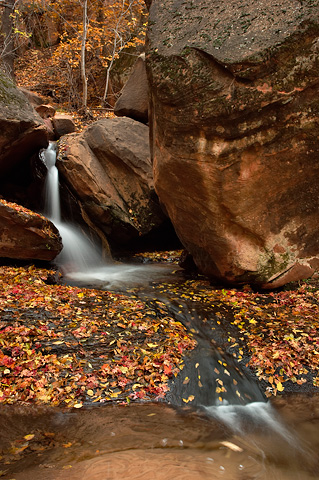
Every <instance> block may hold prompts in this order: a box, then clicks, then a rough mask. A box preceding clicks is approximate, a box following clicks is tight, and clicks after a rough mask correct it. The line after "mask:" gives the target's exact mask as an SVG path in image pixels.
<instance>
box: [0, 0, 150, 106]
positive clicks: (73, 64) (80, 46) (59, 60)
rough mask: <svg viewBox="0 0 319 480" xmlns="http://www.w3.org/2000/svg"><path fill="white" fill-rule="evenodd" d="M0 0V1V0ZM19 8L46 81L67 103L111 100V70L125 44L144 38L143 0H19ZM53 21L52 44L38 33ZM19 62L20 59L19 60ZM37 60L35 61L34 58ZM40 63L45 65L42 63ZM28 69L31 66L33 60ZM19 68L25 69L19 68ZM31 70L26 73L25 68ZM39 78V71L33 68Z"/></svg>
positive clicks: (134, 42)
mask: <svg viewBox="0 0 319 480" xmlns="http://www.w3.org/2000/svg"><path fill="white" fill-rule="evenodd" d="M0 1H1V0H0ZM20 2H21V3H20V6H19V11H20V14H21V17H22V18H23V21H24V25H25V26H26V29H27V31H28V33H29V34H31V41H32V42H33V47H36V48H38V49H39V47H40V51H41V54H42V55H43V56H45V57H46V58H45V62H46V81H47V82H48V81H49V79H51V80H52V82H51V83H52V84H53V83H54V84H55V87H54V90H55V92H58V96H60V98H61V97H62V98H64V100H67V101H68V104H69V107H73V108H77V109H78V108H79V107H83V110H84V111H86V109H87V103H88V98H89V100H90V102H91V103H92V101H93V102H94V103H95V104H101V103H105V102H106V101H107V100H110V98H109V93H110V77H111V70H112V68H113V66H114V64H115V62H116V60H117V59H118V58H119V55H120V54H121V52H123V51H124V49H134V48H135V47H136V46H138V45H142V44H143V43H144V31H145V24H146V14H147V10H146V7H145V4H144V1H143V0H112V1H111V0H61V1H59V2H57V1H54V0H47V1H43V0H32V1H26V0H20ZM48 22H51V24H54V25H55V30H56V32H55V34H56V36H57V37H58V41H57V42H56V44H55V45H53V44H52V42H51V43H50V41H47V48H46V49H45V48H44V46H45V45H46V39H45V38H43V37H42V38H41V41H40V42H39V41H38V43H40V45H34V42H35V40H37V39H38V38H40V35H39V30H40V31H41V32H42V34H43V35H44V36H45V31H46V29H47V27H48ZM22 62H23V59H22ZM38 63H39V62H38ZM41 63H42V67H44V64H43V62H41ZM33 68H36V67H35V65H33ZM24 71H26V69H25V67H24ZM30 73H31V72H30ZM38 74H39V75H38V78H40V76H41V75H43V72H38Z"/></svg>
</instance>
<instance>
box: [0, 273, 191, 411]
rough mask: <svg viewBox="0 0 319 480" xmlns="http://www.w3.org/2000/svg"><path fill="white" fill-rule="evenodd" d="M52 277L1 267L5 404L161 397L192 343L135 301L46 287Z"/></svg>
mask: <svg viewBox="0 0 319 480" xmlns="http://www.w3.org/2000/svg"><path fill="white" fill-rule="evenodd" d="M50 275H52V272H50V271H47V270H43V269H37V268H35V267H29V268H13V267H0V276H1V280H0V345H1V352H0V375H1V387H0V402H1V403H10V404H12V403H15V402H34V403H50V404H51V405H60V404H63V405H67V406H70V407H76V408H80V407H81V406H82V405H83V402H85V401H90V402H99V403H100V402H106V401H112V400H119V401H123V402H125V403H128V402H130V400H131V399H138V398H139V399H155V398H161V397H163V396H164V395H165V392H166V391H167V383H168V379H169V378H170V377H171V376H172V375H174V374H177V373H178V372H179V370H180V368H181V364H182V357H183V353H184V352H185V350H189V349H192V348H193V347H194V345H195V341H194V340H193V338H192V337H191V335H189V334H188V333H187V332H186V330H185V328H184V327H183V326H182V325H181V324H180V323H179V322H176V321H175V320H174V319H173V318H172V317H171V316H169V315H168V312H167V310H166V307H165V305H164V304H163V305H161V304H160V303H157V305H156V312H155V311H154V310H153V309H152V307H151V305H150V304H148V303H145V302H142V301H140V300H139V299H137V298H136V297H134V295H131V296H125V295H121V294H115V293H111V292H105V291H99V290H93V289H83V288H77V287H69V286H64V285H49V284H47V283H46V282H47V281H48V277H49V278H50Z"/></svg>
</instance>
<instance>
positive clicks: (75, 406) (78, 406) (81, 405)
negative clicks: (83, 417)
mask: <svg viewBox="0 0 319 480" xmlns="http://www.w3.org/2000/svg"><path fill="white" fill-rule="evenodd" d="M73 407H74V408H82V407H83V403H76V404H75V405H73Z"/></svg>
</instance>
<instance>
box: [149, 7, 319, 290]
mask: <svg viewBox="0 0 319 480" xmlns="http://www.w3.org/2000/svg"><path fill="white" fill-rule="evenodd" d="M318 22H319V5H318V2H312V1H310V0H308V1H307V0H305V1H304V2H300V1H297V0H284V1H283V0H279V1H278V2H275V3H273V2H269V1H268V0H260V1H258V2H255V1H253V0H244V1H239V0H227V1H226V0H222V1H220V0H218V1H217V0H213V1H212V0H198V1H196V2H184V1H183V0H176V1H174V2H172V1H170V0H162V1H160V2H157V1H155V2H153V3H152V5H151V8H150V22H149V23H150V27H149V34H148V51H147V56H146V66H147V73H148V78H149V84H150V90H151V107H150V108H151V119H150V128H151V139H152V142H151V150H152V156H153V163H154V181H155V188H156V191H157V193H158V195H159V198H160V201H161V202H162V203H163V204H164V205H165V207H166V209H167V212H168V214H169V216H170V218H171V220H172V222H173V225H174V226H175V229H176V232H177V234H178V236H179V237H180V239H181V241H182V242H183V244H184V245H185V247H186V248H187V250H188V251H189V252H190V253H191V254H192V255H193V257H194V260H195V262H196V264H197V266H198V267H199V268H200V270H201V271H202V272H203V273H205V274H208V275H210V276H213V277H217V278H219V279H222V280H226V281H229V282H237V283H241V282H252V283H257V284H261V285H264V286H267V287H271V286H274V287H275V286H280V285H283V284H284V283H286V282H288V281H291V280H297V279H300V278H304V277H307V276H310V275H312V274H313V272H314V271H315V270H316V269H317V268H318V266H319V235H318V231H317V230H318V223H319V182H318V176H319V161H318V150H319V149H318V147H319V137H318V131H319V116H318V115H319V102H318V85H319V24H318Z"/></svg>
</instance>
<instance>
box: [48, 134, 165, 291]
mask: <svg viewBox="0 0 319 480" xmlns="http://www.w3.org/2000/svg"><path fill="white" fill-rule="evenodd" d="M40 157H41V159H42V161H43V163H44V164H45V165H46V167H47V170H48V173H47V178H46V183H45V215H46V216H47V217H48V218H49V219H50V220H51V221H52V223H54V225H55V226H56V227H57V229H58V230H59V232H60V235H61V238H62V243H63V249H62V251H61V253H60V254H59V255H58V256H57V257H56V259H55V263H56V265H57V266H58V267H59V269H60V270H61V271H62V273H63V275H64V277H65V279H66V280H67V281H69V282H74V283H77V284H84V285H87V284H91V285H94V286H97V287H101V288H106V287H108V288H109V287H110V286H113V287H115V288H117V289H121V288H122V287H125V286H127V285H128V284H129V285H130V286H131V285H141V284H145V283H146V284H148V283H149V282H150V281H156V280H157V281H160V280H161V279H163V278H165V276H166V275H167V274H169V273H171V271H172V269H173V268H172V267H166V266H162V265H161V266H156V265H154V266H153V265H128V264H120V263H115V262H113V261H112V259H108V260H105V259H104V258H102V254H101V252H100V251H99V249H98V248H97V246H96V245H95V244H94V243H93V242H91V241H90V239H89V238H88V237H87V236H86V235H84V234H83V232H82V231H81V230H80V228H79V227H77V226H76V225H72V224H70V223H67V222H62V220H61V207H60V192H59V173H58V169H57V167H56V143H55V142H50V144H49V146H48V148H47V149H46V150H43V151H42V152H41V154H40Z"/></svg>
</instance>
